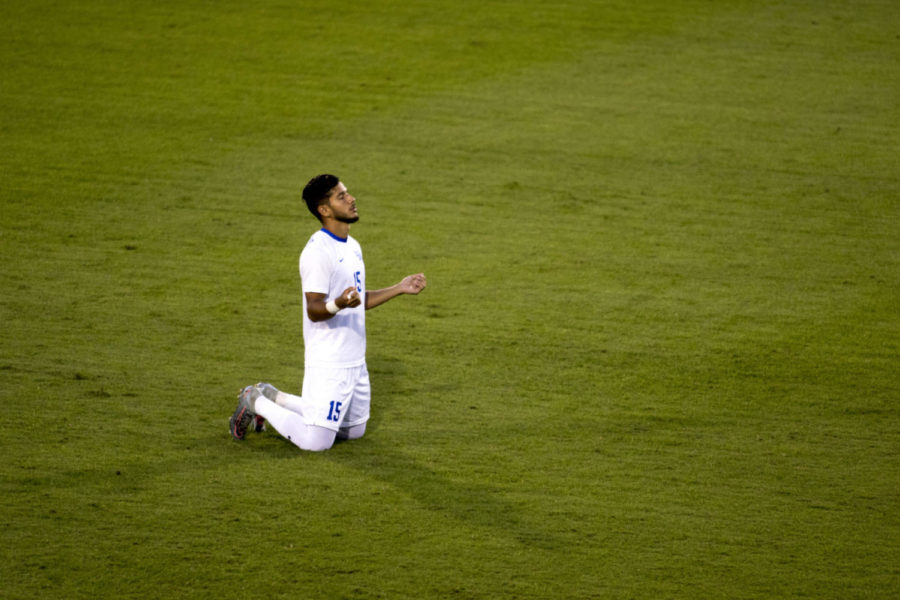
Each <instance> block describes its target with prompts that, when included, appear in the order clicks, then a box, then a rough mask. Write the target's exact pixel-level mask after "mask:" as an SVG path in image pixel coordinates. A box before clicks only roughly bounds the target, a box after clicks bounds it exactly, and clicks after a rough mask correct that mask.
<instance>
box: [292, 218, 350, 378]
mask: <svg viewBox="0 0 900 600" xmlns="http://www.w3.org/2000/svg"><path fill="white" fill-rule="evenodd" d="M300 279H301V281H302V285H303V343H304V345H305V356H306V364H307V365H309V366H320V367H344V368H349V367H357V366H360V365H363V364H365V361H366V309H365V305H366V298H365V290H366V267H365V265H364V264H363V256H362V248H361V247H360V245H359V242H357V241H356V240H355V239H353V238H352V237H350V236H347V239H343V238H339V237H337V236H336V235H334V234H333V233H331V232H330V231H327V230H325V229H320V230H319V231H317V232H315V233H314V234H313V235H312V237H310V238H309V242H307V244H306V247H305V248H304V249H303V252H302V253H301V254H300ZM351 286H354V287H356V290H357V291H358V292H359V295H360V299H361V300H362V304H360V305H359V306H357V307H356V308H345V309H343V310H341V311H340V312H338V313H337V314H336V315H334V316H333V317H332V318H330V319H327V320H325V321H319V322H318V323H315V322H313V321H311V320H310V318H309V315H308V314H307V312H306V294H307V293H308V292H313V293H318V294H325V301H326V302H328V301H329V300H334V299H335V298H337V297H338V296H339V295H340V294H341V292H343V291H344V290H346V289H347V288H348V287H351Z"/></svg>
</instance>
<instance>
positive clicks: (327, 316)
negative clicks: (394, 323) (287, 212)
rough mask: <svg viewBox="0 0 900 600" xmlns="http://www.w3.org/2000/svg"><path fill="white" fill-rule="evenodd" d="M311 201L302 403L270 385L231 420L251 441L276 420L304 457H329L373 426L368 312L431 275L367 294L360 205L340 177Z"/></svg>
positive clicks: (249, 391)
mask: <svg viewBox="0 0 900 600" xmlns="http://www.w3.org/2000/svg"><path fill="white" fill-rule="evenodd" d="M303 200H304V201H306V206H307V207H308V208H309V211H310V212H311V213H312V214H313V215H314V216H315V217H316V218H317V219H318V220H319V222H320V223H321V224H322V228H321V229H320V230H319V231H317V232H315V233H314V234H313V235H312V237H310V238H309V242H307V244H306V248H304V249H303V252H302V253H301V254H300V279H301V281H302V286H303V343H304V345H305V360H304V363H305V367H304V374H303V391H302V392H301V393H302V395H301V396H295V395H292V394H287V393H285V392H282V391H280V390H278V389H276V388H275V387H273V386H272V385H270V384H268V383H258V384H256V385H250V386H247V387H245V388H244V389H243V390H241V393H240V394H239V396H238V406H237V409H236V410H235V411H234V414H233V415H232V416H231V420H230V429H231V435H232V436H233V437H234V438H235V439H238V440H242V439H244V436H245V435H246V433H247V430H248V429H249V428H250V425H251V423H253V425H254V429H255V430H256V431H261V430H262V429H263V428H264V423H265V421H268V422H269V424H270V425H272V427H274V428H275V430H276V431H278V433H280V434H281V435H282V436H284V437H285V438H287V439H288V440H290V441H291V442H293V443H294V444H295V445H297V446H298V447H300V448H302V449H303V450H313V451H320V450H327V449H328V448H331V446H332V445H333V444H334V442H335V440H336V439H351V440H352V439H357V438H360V437H362V436H363V434H364V433H365V431H366V422H367V421H368V420H369V400H370V390H369V372H368V370H367V369H366V316H365V315H366V313H365V311H367V310H369V309H372V308H375V307H376V306H380V305H382V304H384V303H385V302H387V301H388V300H390V299H392V298H395V297H397V296H399V295H401V294H418V293H419V292H421V291H422V290H423V289H425V283H426V282H425V275H424V274H422V273H418V274H415V275H409V276H407V277H404V278H403V280H402V281H400V282H399V283H397V284H395V285H393V286H391V287H388V288H384V289H380V290H368V289H366V267H365V265H364V264H363V255H362V249H361V248H360V245H359V243H358V242H357V241H356V240H355V239H353V238H352V237H350V224H351V223H355V222H356V221H358V220H359V212H358V211H357V207H356V198H354V197H353V196H351V195H350V192H348V191H347V188H346V186H344V184H343V183H342V182H341V181H340V180H339V179H338V178H337V177H335V176H334V175H328V174H325V175H318V176H316V177H313V178H312V179H311V180H310V181H309V183H307V184H306V187H305V188H304V189H303Z"/></svg>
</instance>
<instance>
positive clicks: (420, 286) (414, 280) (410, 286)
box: [399, 273, 427, 294]
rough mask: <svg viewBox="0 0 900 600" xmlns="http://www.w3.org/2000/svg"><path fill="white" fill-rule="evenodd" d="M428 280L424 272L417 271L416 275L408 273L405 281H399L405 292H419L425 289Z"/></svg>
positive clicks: (401, 288)
mask: <svg viewBox="0 0 900 600" xmlns="http://www.w3.org/2000/svg"><path fill="white" fill-rule="evenodd" d="M426 285H427V282H426V281H425V274H424V273H416V274H415V275H407V276H406V277H404V278H403V281H401V282H400V283H399V286H400V290H401V291H402V292H403V293H404V294H418V293H419V292H421V291H422V290H424V289H425V286H426Z"/></svg>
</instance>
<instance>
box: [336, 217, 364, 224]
mask: <svg viewBox="0 0 900 600" xmlns="http://www.w3.org/2000/svg"><path fill="white" fill-rule="evenodd" d="M335 219H336V220H338V221H340V222H341V223H347V224H350V223H356V222H357V221H359V215H356V216H355V217H335Z"/></svg>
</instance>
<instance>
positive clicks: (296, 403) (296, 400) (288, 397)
mask: <svg viewBox="0 0 900 600" xmlns="http://www.w3.org/2000/svg"><path fill="white" fill-rule="evenodd" d="M275 404H277V405H278V406H283V407H284V408H286V409H288V410H292V411H294V412H295V413H297V414H300V415H302V414H303V398H301V397H300V396H295V395H293V394H288V393H287V392H282V391H281V390H278V393H277V394H276V395H275Z"/></svg>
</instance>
